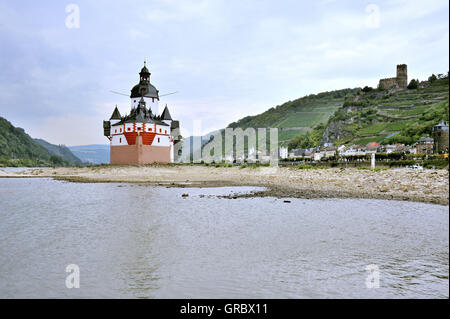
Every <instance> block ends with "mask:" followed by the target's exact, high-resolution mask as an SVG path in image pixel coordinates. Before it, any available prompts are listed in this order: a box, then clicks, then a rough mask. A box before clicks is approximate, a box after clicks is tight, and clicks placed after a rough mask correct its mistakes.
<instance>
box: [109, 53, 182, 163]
mask: <svg viewBox="0 0 450 319" xmlns="http://www.w3.org/2000/svg"><path fill="white" fill-rule="evenodd" d="M139 76H140V81H139V83H138V84H137V85H135V86H134V87H133V89H132V90H131V95H130V99H131V112H130V114H129V115H125V116H122V115H121V114H120V112H119V109H118V108H117V106H116V108H115V109H114V111H113V113H112V115H111V117H110V119H109V120H108V121H103V129H104V135H105V136H106V137H107V138H108V139H109V141H110V145H111V148H110V153H111V160H110V163H111V164H135V165H141V164H150V163H154V162H159V163H170V162H174V161H178V153H179V150H178V149H179V148H180V146H181V136H180V130H179V126H180V125H179V122H178V121H174V120H173V119H172V116H171V115H170V112H169V108H168V107H167V105H166V107H165V108H164V111H163V112H162V114H161V115H158V102H159V94H158V93H159V92H158V90H157V89H156V88H155V87H154V86H153V85H152V84H151V83H150V72H149V71H148V69H147V66H146V65H145V62H144V67H143V68H142V70H141V72H140V73H139Z"/></svg>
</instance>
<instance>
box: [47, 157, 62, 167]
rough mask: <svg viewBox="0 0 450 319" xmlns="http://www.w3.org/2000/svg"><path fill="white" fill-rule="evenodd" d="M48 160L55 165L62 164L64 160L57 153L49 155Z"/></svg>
mask: <svg viewBox="0 0 450 319" xmlns="http://www.w3.org/2000/svg"><path fill="white" fill-rule="evenodd" d="M50 162H51V163H52V164H53V165H55V166H63V165H64V160H63V159H62V157H61V156H58V155H52V156H50Z"/></svg>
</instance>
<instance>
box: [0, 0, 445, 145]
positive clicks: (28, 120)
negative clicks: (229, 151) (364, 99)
mask: <svg viewBox="0 0 450 319" xmlns="http://www.w3.org/2000/svg"><path fill="white" fill-rule="evenodd" d="M71 3H73V4H76V5H77V6H78V8H79V18H80V19H79V28H77V23H76V20H74V18H76V17H75V16H74V11H73V10H71V11H69V12H66V7H67V6H68V5H69V4H71ZM69 9H70V7H69ZM448 12H449V8H448V1H447V0H439V1H437V0H427V1H424V0H418V1H416V0H414V1H412V0H393V1H376V2H366V1H332V0H325V1H299V0H292V1H282V0H277V1H275V0H270V1H260V0H258V1H247V0H246V1H243V0H239V1H230V0H227V1H219V0H218V1H213V0H205V1H194V0H190V1H187V0H183V1H172V0H155V1H148V0H142V1H140V0H138V1H134V0H129V1H111V0H108V1H98V0H96V1H75V0H74V1H73V2H70V1H67V2H65V1H54V0H48V1H44V0H40V1H31V0H30V1H21V0H14V1H11V0H8V1H6V0H0V116H2V117H5V118H6V119H8V120H10V121H11V122H12V123H13V124H14V125H16V126H20V127H23V128H24V129H25V130H26V132H27V133H29V134H30V135H31V136H33V137H37V138H44V139H45V140H47V141H49V142H51V143H56V144H66V145H83V144H97V143H102V144H106V143H107V139H106V138H105V137H103V128H102V120H104V119H109V117H110V115H111V113H112V111H113V109H114V105H115V104H117V105H118V107H119V110H120V111H121V112H122V113H126V112H129V110H130V101H129V98H127V97H125V96H120V95H114V94H112V93H110V92H109V91H110V90H116V91H121V92H125V93H129V91H130V89H131V88H132V87H133V85H135V84H136V83H137V82H138V72H139V70H140V69H141V67H142V66H143V61H144V59H147V61H148V66H149V69H150V72H151V73H152V77H151V80H152V83H153V84H154V85H155V86H156V87H157V88H158V89H159V91H160V93H161V94H164V93H168V92H172V91H179V93H178V94H176V95H171V96H167V97H163V98H161V102H160V103H161V104H162V105H165V104H166V103H167V104H168V106H169V109H170V112H171V114H172V117H173V118H176V119H179V120H180V122H181V126H182V127H184V128H190V127H192V123H193V121H194V120H201V121H202V122H201V123H202V130H203V131H204V132H205V133H206V132H208V131H212V130H215V129H219V128H223V127H225V126H226V125H227V124H229V123H230V122H233V121H236V120H238V119H239V118H242V117H244V116H246V115H254V114H258V113H261V112H263V111H265V110H266V109H268V108H270V107H273V106H276V105H279V104H282V103H284V102H286V101H289V100H293V99H296V98H299V97H301V96H304V95H308V94H311V93H319V92H322V91H330V90H336V89H342V88H347V87H357V86H359V87H363V86H365V85H369V86H376V85H377V82H378V79H379V78H383V77H392V76H395V66H396V64H400V63H406V64H408V75H409V79H410V78H412V77H414V78H419V79H421V80H424V79H426V78H427V77H428V76H429V75H430V74H431V73H446V72H447V71H448V69H449V58H448V56H449V40H448V39H449V16H448ZM66 22H67V23H66ZM68 26H69V27H68ZM160 109H161V110H162V108H161V107H160ZM183 135H185V136H186V135H188V132H186V131H185V132H184V134H183Z"/></svg>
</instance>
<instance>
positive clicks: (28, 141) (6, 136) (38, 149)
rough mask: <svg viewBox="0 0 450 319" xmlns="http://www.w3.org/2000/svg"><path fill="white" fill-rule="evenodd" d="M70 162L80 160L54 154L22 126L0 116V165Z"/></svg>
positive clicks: (79, 162)
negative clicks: (16, 125) (17, 125)
mask: <svg viewBox="0 0 450 319" xmlns="http://www.w3.org/2000/svg"><path fill="white" fill-rule="evenodd" d="M44 142H45V141H44ZM45 143H47V142H45ZM47 144H49V143H47ZM49 145H51V148H53V149H55V150H56V149H57V150H58V151H59V152H64V153H66V151H64V150H62V147H60V146H56V145H52V144H49ZM65 149H67V148H65ZM67 150H68V149H67ZM69 152H70V151H69ZM66 155H68V154H66ZM72 156H73V154H72ZM77 160H78V161H77ZM72 164H81V161H80V160H79V159H78V158H76V157H71V160H69V159H64V158H63V157H61V156H60V155H58V154H54V153H53V152H51V151H49V150H48V149H46V148H45V147H44V146H42V145H41V144H40V143H38V142H37V141H35V140H34V139H33V138H31V137H30V136H29V135H28V134H27V133H25V131H24V130H23V129H22V128H19V127H14V125H12V124H11V123H10V122H9V121H8V120H6V119H4V118H3V117H0V166H48V165H59V166H63V165H72Z"/></svg>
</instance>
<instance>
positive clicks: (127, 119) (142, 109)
mask: <svg viewBox="0 0 450 319" xmlns="http://www.w3.org/2000/svg"><path fill="white" fill-rule="evenodd" d="M135 122H142V123H154V124H158V125H162V126H169V125H167V124H166V123H164V122H162V121H161V118H160V117H159V116H155V115H154V114H153V113H152V111H151V110H150V109H147V107H146V106H145V101H144V99H143V98H141V100H140V101H139V104H138V106H137V107H136V108H132V109H131V112H130V114H129V115H125V116H122V117H121V118H120V121H119V122H118V123H116V124H113V125H112V126H118V125H122V124H124V123H135Z"/></svg>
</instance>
